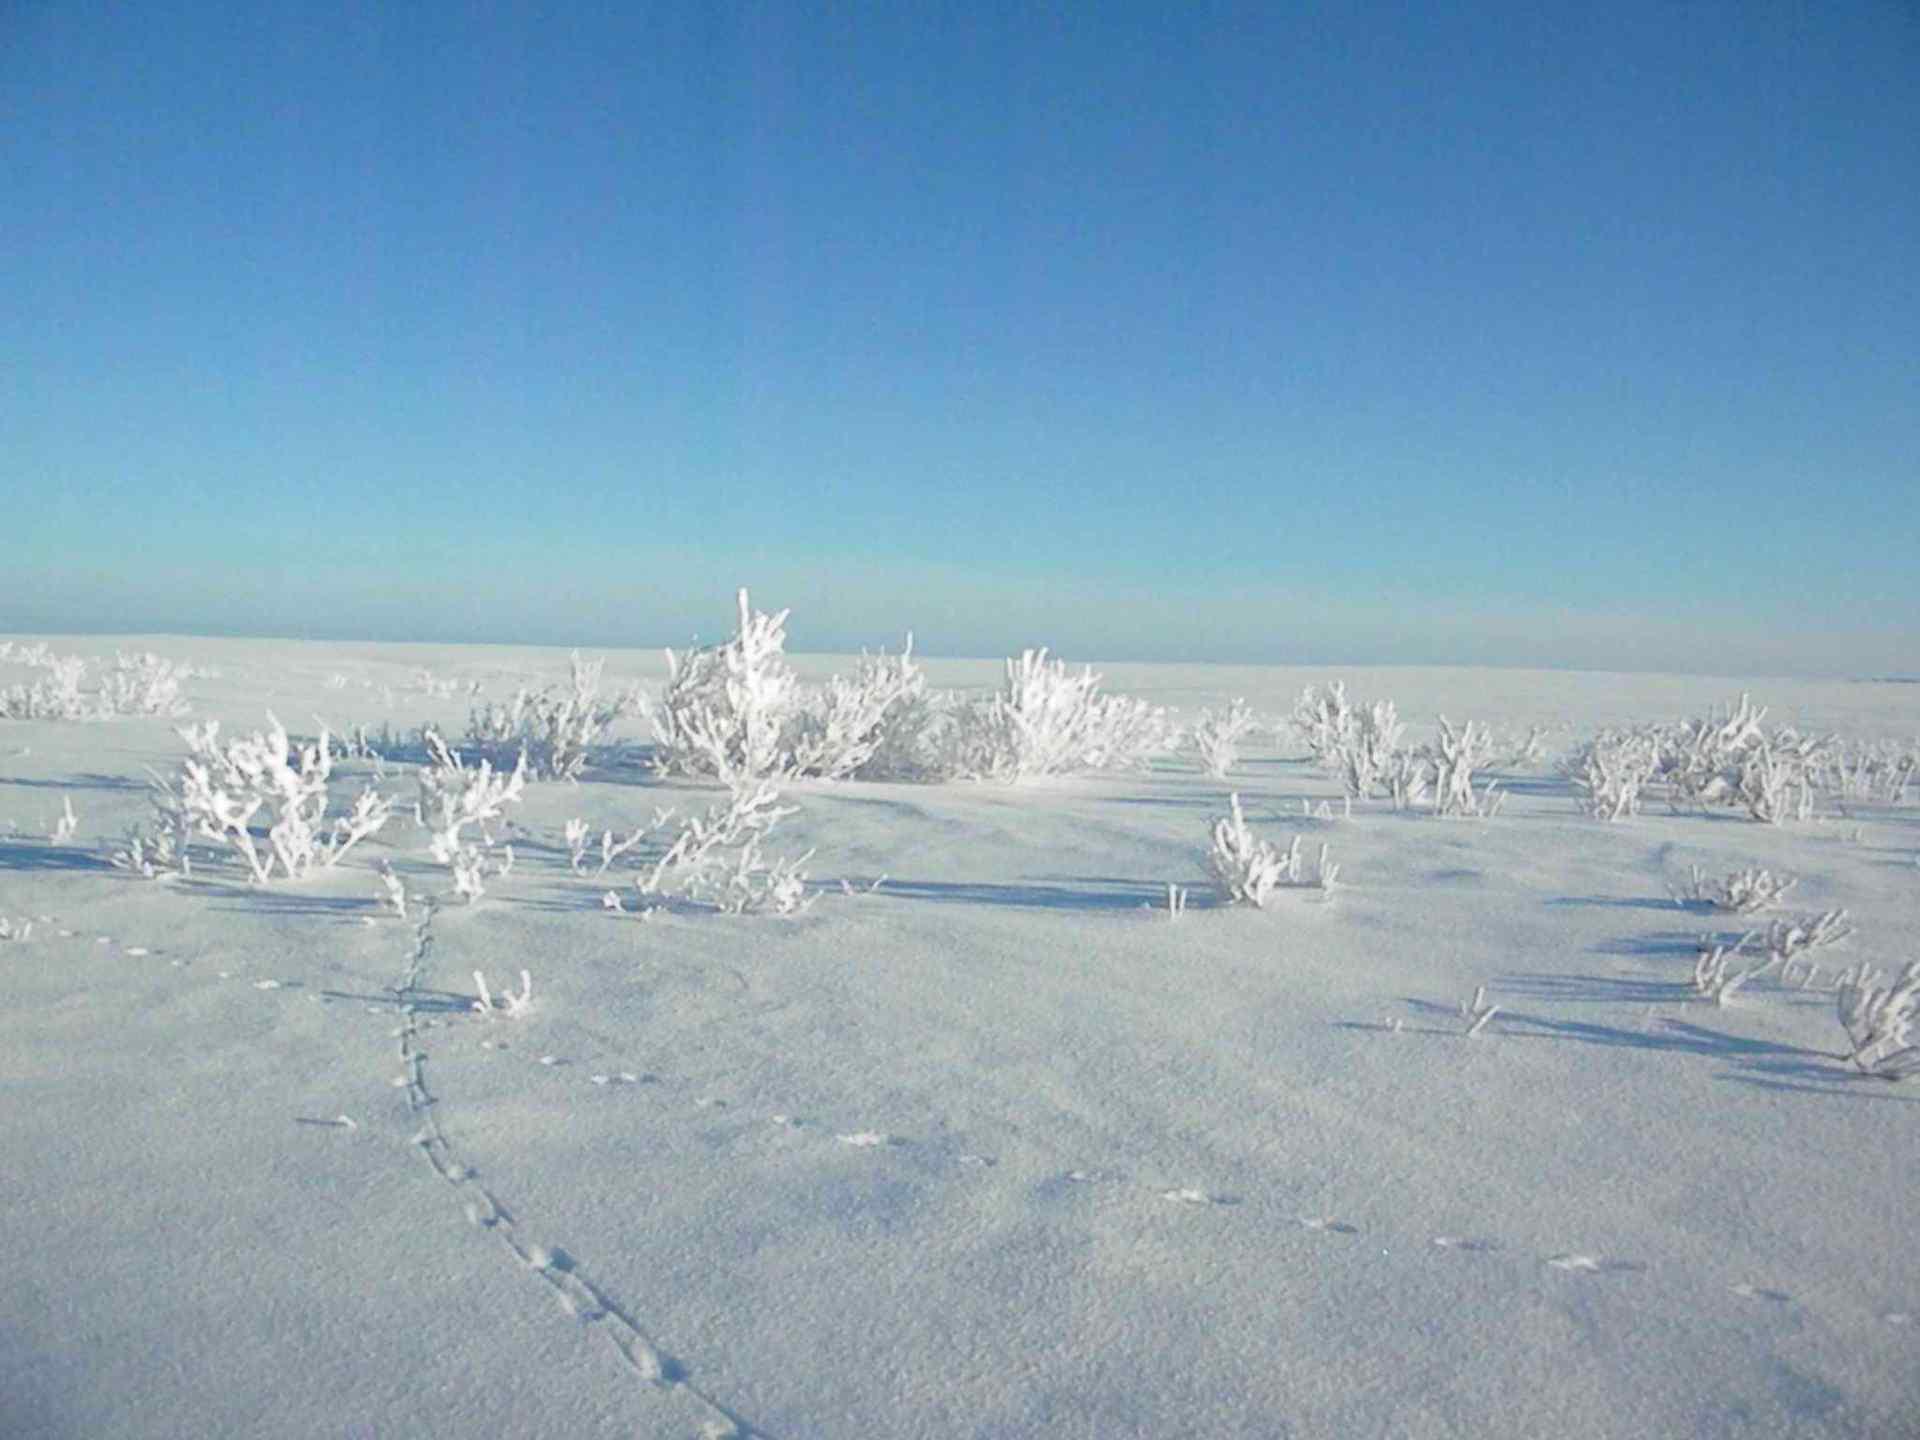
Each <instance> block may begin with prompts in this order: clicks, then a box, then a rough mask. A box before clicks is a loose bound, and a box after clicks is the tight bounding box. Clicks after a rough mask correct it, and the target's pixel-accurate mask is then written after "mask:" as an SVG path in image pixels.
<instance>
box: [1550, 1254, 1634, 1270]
mask: <svg viewBox="0 0 1920 1440" xmlns="http://www.w3.org/2000/svg"><path fill="white" fill-rule="evenodd" d="M1547 1264H1549V1265H1551V1266H1552V1267H1553V1268H1554V1269H1556V1270H1565V1271H1567V1272H1568V1273H1569V1274H1572V1275H1602V1274H1607V1275H1617V1274H1622V1273H1633V1272H1637V1271H1641V1270H1644V1269H1646V1268H1647V1267H1646V1266H1644V1265H1641V1264H1638V1263H1637V1262H1635V1261H1632V1260H1608V1259H1606V1258H1604V1257H1603V1256H1599V1255H1582V1254H1580V1253H1579V1252H1578V1251H1568V1252H1567V1253H1566V1254H1564V1255H1551V1256H1549V1257H1547Z"/></svg>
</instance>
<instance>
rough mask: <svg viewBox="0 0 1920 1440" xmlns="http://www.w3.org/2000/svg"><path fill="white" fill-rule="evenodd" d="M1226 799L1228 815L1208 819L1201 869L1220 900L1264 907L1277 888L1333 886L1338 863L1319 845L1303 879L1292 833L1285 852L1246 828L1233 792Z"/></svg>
mask: <svg viewBox="0 0 1920 1440" xmlns="http://www.w3.org/2000/svg"><path fill="white" fill-rule="evenodd" d="M1228 803H1229V805H1230V807H1231V809H1230V811H1229V813H1228V814H1226V815H1223V816H1221V817H1219V818H1218V819H1216V820H1215V821H1214V822H1213V831H1212V845H1211V846H1210V847H1209V849H1208V851H1207V869H1208V871H1209V873H1210V874H1211V875H1212V877H1213V884H1214V888H1215V890H1217V891H1218V892H1219V895H1220V898H1221V899H1222V900H1224V901H1225V902H1226V903H1227V904H1229V905H1235V904H1241V903H1245V904H1249V905H1254V906H1257V907H1258V908H1260V909H1262V910H1264V909H1265V908H1266V907H1267V906H1268V905H1269V904H1270V903H1271V902H1272V900H1273V897H1274V895H1275V894H1276V893H1278V892H1279V891H1280V890H1281V889H1282V888H1283V887H1294V886H1303V885H1304V886H1310V887H1313V888H1316V889H1319V890H1321V891H1323V892H1330V891H1331V890H1332V889H1333V884H1334V881H1335V879H1337V878H1338V876H1339V873H1340V867H1339V866H1337V865H1334V864H1332V863H1331V862H1329V860H1328V858H1327V847H1326V846H1325V845H1322V846H1321V847H1320V854H1319V859H1318V862H1317V864H1316V865H1315V867H1314V871H1313V874H1312V876H1311V877H1310V878H1309V877H1308V876H1307V875H1306V873H1305V871H1304V870H1303V868H1302V865H1301V858H1300V837H1299V836H1298V835H1296V836H1294V837H1293V842H1292V844H1290V845H1289V846H1288V847H1287V848H1286V849H1285V850H1278V849H1276V848H1275V847H1274V846H1273V845H1272V844H1271V843H1270V842H1269V841H1266V840H1262V839H1259V838H1258V837H1257V836H1255V835H1254V833H1253V831H1252V830H1251V828H1249V827H1248V825H1247V817H1246V814H1245V812H1244V811H1242V810H1241V808H1240V796H1239V795H1238V794H1237V793H1236V794H1233V795H1231V796H1229V797H1228ZM1181 908H1184V906H1182V907H1181Z"/></svg>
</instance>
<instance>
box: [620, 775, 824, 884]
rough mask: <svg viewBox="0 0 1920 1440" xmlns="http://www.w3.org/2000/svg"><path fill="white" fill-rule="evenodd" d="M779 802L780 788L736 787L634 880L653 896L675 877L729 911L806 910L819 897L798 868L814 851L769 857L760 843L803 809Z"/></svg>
mask: <svg viewBox="0 0 1920 1440" xmlns="http://www.w3.org/2000/svg"><path fill="white" fill-rule="evenodd" d="M779 801H780V792H779V790H778V789H777V788H775V787H774V786H773V785H770V784H761V785H757V786H755V787H753V788H752V789H750V790H746V789H742V790H736V791H734V792H733V793H732V794H731V795H729V796H728V797H727V799H726V800H724V801H721V802H719V803H717V804H715V805H713V806H710V807H709V808H708V809H707V810H706V812H705V813H704V814H700V815H695V816H693V817H691V818H690V819H688V820H687V821H686V823H685V824H684V825H682V826H681V829H680V833H679V834H678V835H677V836H675V837H674V841H673V844H672V845H671V846H670V847H668V849H667V852H666V854H664V855H663V856H661V858H660V860H659V861H658V862H657V863H656V864H655V865H654V867H653V871H652V873H651V875H649V876H647V877H646V878H645V879H642V880H636V881H635V882H634V883H635V885H636V886H637V887H638V888H639V890H640V892H641V894H642V895H652V894H656V893H658V892H659V891H660V890H661V889H662V887H663V886H665V885H666V884H667V882H668V880H669V878H670V877H671V878H672V879H673V880H674V882H675V884H676V886H677V888H678V889H679V891H680V892H681V893H682V894H685V895H687V896H688V897H689V898H692V899H696V900H705V901H708V902H710V903H712V904H713V905H714V906H715V907H716V908H718V909H719V910H720V911H721V912H722V913H723V914H729V915H738V914H742V913H744V912H746V911H749V910H763V909H764V910H772V911H773V912H774V913H775V914H778V915H793V914H798V913H799V912H801V911H803V910H805V909H807V908H808V907H810V906H811V905H812V904H813V901H814V898H815V897H814V896H813V895H811V894H809V892H808V891H807V888H806V879H807V877H806V875H805V874H804V873H803V872H802V871H801V869H800V867H801V866H802V865H804V864H805V863H806V862H807V860H808V859H809V858H811V856H812V854H813V852H812V851H811V850H809V851H808V852H807V853H806V854H805V855H801V856H798V857H783V858H781V859H777V860H768V859H767V858H766V857H765V855H764V854H763V853H762V851H761V848H760V847H761V845H762V843H763V842H764V841H765V839H766V836H767V834H768V833H769V832H770V831H771V830H772V829H773V827H774V826H775V825H777V824H779V823H780V821H781V820H783V819H785V818H786V817H787V816H789V815H794V814H797V813H799V812H798V807H796V806H791V805H781V804H780V803H779Z"/></svg>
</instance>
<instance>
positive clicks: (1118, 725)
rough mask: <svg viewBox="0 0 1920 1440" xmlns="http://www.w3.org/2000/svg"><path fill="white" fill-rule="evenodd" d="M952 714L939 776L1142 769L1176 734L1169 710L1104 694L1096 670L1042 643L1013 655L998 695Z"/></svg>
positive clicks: (1008, 778) (1021, 776) (1017, 776)
mask: <svg viewBox="0 0 1920 1440" xmlns="http://www.w3.org/2000/svg"><path fill="white" fill-rule="evenodd" d="M947 720H948V728H947V731H946V733H945V735H944V736H943V737H942V740H941V743H940V745H939V748H938V750H937V751H936V752H935V753H936V758H935V760H934V764H935V765H936V766H937V767H938V768H939V769H941V770H943V771H944V772H945V773H944V774H943V775H942V777H941V778H958V779H967V780H999V781H1004V782H1007V783H1014V782H1018V781H1021V780H1027V779H1032V778H1035V777H1038V776H1042V775H1063V774H1070V773H1073V772H1076V771H1082V770H1130V769H1138V768H1139V767H1140V766H1142V765H1144V764H1145V763H1146V762H1147V760H1148V759H1149V758H1151V757H1152V756H1153V755H1156V754H1158V753H1161V752H1162V751H1164V750H1165V749H1166V748H1167V746H1168V744H1169V743H1170V741H1171V739H1172V733H1173V732H1172V723H1171V721H1170V720H1169V719H1168V717H1167V714H1166V712H1165V711H1164V710H1162V709H1160V708H1159V707H1157V706H1153V705H1149V704H1147V703H1146V702H1145V701H1142V700H1136V699H1133V698H1131V697H1129V696H1124V695H1102V694H1101V693H1100V677H1099V676H1098V675H1097V674H1095V673H1094V672H1093V670H1092V669H1091V668H1085V669H1082V670H1081V671H1080V673H1079V674H1077V675H1076V674H1074V673H1073V672H1071V671H1070V670H1068V669H1067V667H1066V665H1065V663H1064V662H1062V661H1059V660H1049V659H1048V658H1047V652H1046V651H1045V650H1044V649H1040V650H1024V651H1022V652H1021V653H1020V658H1019V659H1017V660H1008V661H1007V666H1006V682H1005V684H1004V685H1003V686H1002V687H1001V689H1000V690H999V691H998V692H997V693H996V694H994V695H991V696H989V697H987V698H985V699H984V700H975V701H971V702H968V703H966V704H964V705H961V706H959V707H957V708H956V709H954V710H953V711H952V712H951V713H950V714H949V715H948V717H947Z"/></svg>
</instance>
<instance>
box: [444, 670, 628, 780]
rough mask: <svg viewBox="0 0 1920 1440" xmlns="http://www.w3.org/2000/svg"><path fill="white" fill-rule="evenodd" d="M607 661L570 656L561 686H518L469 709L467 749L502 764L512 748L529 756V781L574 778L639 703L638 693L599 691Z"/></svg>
mask: <svg viewBox="0 0 1920 1440" xmlns="http://www.w3.org/2000/svg"><path fill="white" fill-rule="evenodd" d="M605 664H606V662H605V661H603V660H595V661H592V662H590V663H589V662H587V661H583V660H582V659H581V658H580V652H579V651H578V650H576V651H574V652H573V654H572V657H571V661H570V666H571V671H570V675H569V679H568V683H567V684H565V685H549V686H547V687H546V688H545V689H541V690H529V689H527V688H526V687H524V686H522V687H521V688H520V689H519V690H517V691H516V692H515V693H514V697H513V699H512V700H510V701H507V702H505V703H504V704H498V705H496V704H493V703H492V702H489V703H488V704H487V705H486V706H485V707H484V708H482V709H479V710H474V711H472V712H470V713H469V716H468V720H467V736H466V742H465V743H466V748H467V749H469V750H472V751H474V752H475V753H476V754H477V755H478V756H480V757H481V758H484V759H486V760H489V761H491V762H492V763H493V764H494V765H495V766H496V767H498V766H502V765H505V764H506V763H507V761H508V758H509V757H510V756H513V755H514V754H515V753H516V752H518V753H521V754H524V755H525V756H526V757H527V776H528V778H529V779H533V780H577V779H578V778H579V776H580V772H581V771H582V770H584V769H585V768H586V765H587V760H588V757H589V756H590V755H591V754H592V752H593V751H594V750H596V749H597V748H599V747H600V746H603V745H604V744H606V742H607V739H608V737H609V735H610V733H611V731H612V728H613V726H614V724H615V722H616V721H618V720H620V719H621V718H622V717H623V716H627V715H631V714H635V713H637V712H638V711H639V710H640V708H641V702H640V697H639V695H638V694H637V692H634V691H628V692H627V693H624V694H621V695H616V696H602V695H601V693H600V675H601V671H602V670H603V669H604V668H605Z"/></svg>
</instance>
